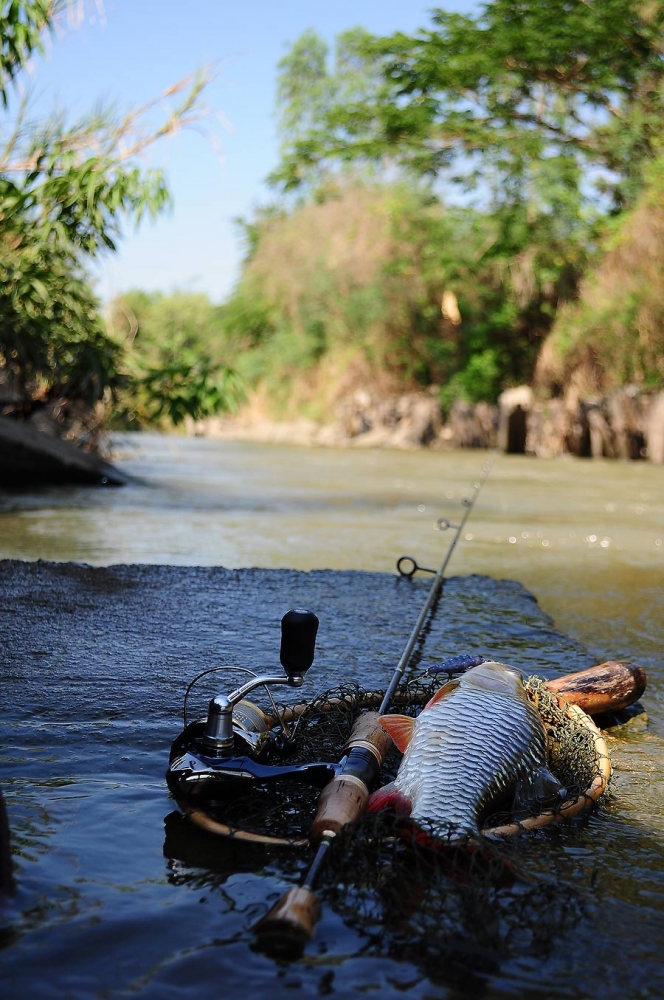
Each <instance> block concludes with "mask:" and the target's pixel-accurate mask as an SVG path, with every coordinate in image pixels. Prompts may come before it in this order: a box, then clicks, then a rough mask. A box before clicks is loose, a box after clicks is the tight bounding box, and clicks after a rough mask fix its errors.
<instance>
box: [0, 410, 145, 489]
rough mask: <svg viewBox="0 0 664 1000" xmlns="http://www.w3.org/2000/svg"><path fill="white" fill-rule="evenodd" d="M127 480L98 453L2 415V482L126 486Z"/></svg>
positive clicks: (0, 450) (7, 483) (1, 483)
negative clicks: (95, 453) (88, 451)
mask: <svg viewBox="0 0 664 1000" xmlns="http://www.w3.org/2000/svg"><path fill="white" fill-rule="evenodd" d="M127 481H128V477H127V476H126V475H125V474H124V473H122V472H120V470H119V469H116V468H115V466H113V465H111V464H110V463H109V462H105V461H104V460H103V459H101V458H98V457H97V456H96V455H90V454H88V453H87V452H84V451H81V450H80V449H79V448H77V447H76V446H75V445H73V444H71V443H70V442H68V441H63V440H61V439H60V438H57V437H53V436H52V435H51V434H46V433H44V432H43V431H40V430H39V429H37V428H35V427H33V426H29V425H27V424H25V423H23V422H21V421H18V420H10V419H7V418H4V417H0V486H28V485H30V486H32V485H37V484H44V483H89V484H91V485H99V486H123V485H124V484H125V483H126V482H127Z"/></svg>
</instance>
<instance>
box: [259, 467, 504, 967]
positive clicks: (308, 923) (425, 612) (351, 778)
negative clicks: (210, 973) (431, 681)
mask: <svg viewBox="0 0 664 1000" xmlns="http://www.w3.org/2000/svg"><path fill="white" fill-rule="evenodd" d="M492 465H493V461H492V460H491V461H489V462H487V464H486V465H485V466H484V468H483V470H482V474H481V476H480V478H479V479H478V480H477V482H475V483H474V484H473V492H472V493H471V495H470V497H468V498H464V499H463V500H462V509H463V515H462V517H461V518H460V520H459V523H458V524H453V523H452V522H451V521H450V520H449V519H448V518H440V519H439V520H438V522H437V524H436V527H437V528H438V530H440V531H446V530H452V531H453V535H452V540H451V542H450V544H449V546H448V548H447V551H446V553H445V556H444V558H443V561H442V563H441V565H440V567H439V569H438V570H431V569H426V568H425V567H423V566H419V565H418V564H417V562H416V561H415V559H413V557H412V556H402V557H401V558H400V559H399V560H398V562H397V571H398V573H399V575H400V576H401V577H405V578H407V579H412V577H413V576H414V575H415V573H417V572H424V573H433V574H434V579H433V581H432V584H431V587H430V589H429V593H428V595H427V599H426V601H425V602H424V606H423V607H422V610H421V611H420V614H419V616H418V618H417V621H416V622H415V625H414V626H413V629H412V631H411V633H410V635H409V637H408V641H407V642H406V645H405V647H404V650H403V652H402V654H401V656H400V658H399V662H398V663H397V665H396V667H395V668H394V672H393V674H392V677H391V679H390V682H389V684H388V686H387V689H386V691H385V694H384V696H383V700H382V701H381V704H380V707H379V709H378V711H377V712H375V711H374V712H365V713H364V714H362V715H360V716H359V717H358V719H357V720H356V723H355V725H354V726H353V729H352V732H351V734H350V737H349V739H348V741H347V742H346V745H345V746H344V748H343V751H342V754H343V755H344V756H343V758H342V763H341V766H340V767H339V769H338V771H337V772H336V773H335V775H334V777H332V778H331V780H330V781H329V782H328V783H327V784H326V785H325V787H324V788H323V791H322V793H321V795H320V798H319V800H318V807H317V810H316V814H315V816H314V820H313V823H312V825H311V828H310V831H309V842H310V844H311V845H312V846H315V848H316V853H315V855H314V858H313V861H312V863H311V865H310V866H309V869H308V871H307V873H306V876H305V878H304V881H303V882H302V884H301V885H299V886H293V887H292V888H290V889H289V890H288V891H287V892H286V893H285V894H284V895H283V896H282V897H281V898H280V899H279V900H278V901H277V903H276V904H275V905H274V906H273V907H272V908H271V909H270V910H269V912H268V913H267V914H266V915H265V916H264V917H262V918H261V920H259V921H258V923H257V924H256V925H255V927H254V932H255V934H256V939H257V945H258V947H259V948H260V949H261V950H263V951H265V952H267V953H268V954H271V955H278V956H287V957H293V956H297V955H299V954H301V952H302V950H303V948H304V946H305V944H306V943H307V941H309V940H310V939H311V936H312V934H313V930H314V927H315V925H316V922H317V920H318V917H319V915H320V903H319V901H318V898H317V896H316V892H315V889H316V885H317V884H318V881H319V879H320V875H321V873H322V871H323V870H324V867H325V864H326V860H327V857H328V852H329V850H330V847H331V845H332V843H333V841H334V839H335V837H336V836H337V835H338V834H339V832H340V831H341V830H342V829H343V828H344V827H346V826H347V825H348V824H349V823H355V822H357V821H358V820H359V819H360V817H361V816H362V814H363V813H364V811H365V808H366V804H367V800H368V798H369V793H370V790H371V786H372V785H373V784H374V782H375V781H376V779H377V778H378V775H379V774H380V770H381V768H382V765H383V760H384V758H385V755H386V753H387V751H388V750H389V748H390V746H391V740H390V737H389V736H388V735H387V733H386V732H385V730H384V729H383V728H382V726H381V725H380V722H379V718H380V716H381V715H383V714H385V712H386V711H387V709H388V708H389V707H390V704H391V703H392V699H393V697H394V695H395V692H396V690H397V688H398V686H399V684H400V682H401V680H402V678H403V676H404V673H405V671H406V669H407V667H408V664H409V663H410V661H411V658H412V656H413V652H414V650H415V647H416V645H417V643H418V641H419V640H420V639H421V637H422V635H423V630H424V627H425V624H426V622H427V620H428V619H429V616H430V614H432V611H433V612H434V613H435V607H436V603H437V601H438V598H439V596H440V593H441V590H442V587H443V582H444V579H445V571H446V570H447V567H448V565H449V562H450V559H451V558H452V555H453V553H454V550H455V548H456V545H457V542H458V541H459V538H460V536H461V532H462V531H463V529H464V527H465V525H466V522H467V520H468V518H469V517H470V515H471V513H472V511H473V508H474V506H475V503H476V501H477V498H478V496H479V494H480V491H481V489H482V487H483V485H484V483H485V482H486V480H487V479H488V477H489V474H490V472H491V468H492Z"/></svg>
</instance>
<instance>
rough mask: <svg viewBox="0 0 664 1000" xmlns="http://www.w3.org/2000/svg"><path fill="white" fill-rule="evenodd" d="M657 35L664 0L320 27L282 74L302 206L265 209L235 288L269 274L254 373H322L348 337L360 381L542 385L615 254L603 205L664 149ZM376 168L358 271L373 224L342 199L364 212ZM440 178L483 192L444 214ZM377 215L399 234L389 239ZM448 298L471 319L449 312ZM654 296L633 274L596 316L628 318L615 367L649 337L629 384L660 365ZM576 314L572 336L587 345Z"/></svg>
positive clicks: (480, 392) (628, 194)
mask: <svg viewBox="0 0 664 1000" xmlns="http://www.w3.org/2000/svg"><path fill="white" fill-rule="evenodd" d="M663 27H664V4H663V3H662V2H661V0H654V2H648V3H646V2H643V3H641V2H635V0H489V2H488V3H486V4H484V5H483V6H482V8H481V9H480V10H479V12H478V13H477V14H476V15H473V16H462V15H459V14H455V13H449V12H446V11H444V10H441V9H437V10H434V11H433V12H432V19H431V24H430V26H429V27H427V28H423V29H422V30H420V31H418V32H416V33H415V34H413V35H412V36H409V35H406V34H403V33H397V34H394V35H392V36H389V37H386V38H378V37H373V36H371V35H369V34H368V33H367V32H364V31H362V30H360V29H356V30H355V31H352V32H347V33H346V34H345V35H343V36H340V37H339V39H338V40H337V44H336V46H335V50H334V53H333V54H332V53H331V52H330V50H329V49H328V47H327V46H326V45H325V44H324V43H323V42H322V41H321V40H320V39H319V38H317V36H316V35H315V34H314V33H313V32H311V31H309V32H307V33H306V34H305V35H304V36H303V37H302V38H301V39H300V40H299V41H298V42H296V43H295V45H294V46H293V47H292V49H291V51H290V52H289V53H288V54H287V56H286V57H285V58H284V59H283V60H282V62H281V64H280V67H279V79H278V109H279V121H280V128H281V137H282V159H281V163H280V164H279V167H278V168H277V170H276V171H275V172H274V174H273V175H272V177H271V178H270V179H271V181H272V183H273V184H274V185H275V186H276V187H277V188H278V189H279V190H281V192H282V193H283V195H284V196H286V198H287V201H286V204H288V203H289V200H288V199H291V200H290V204H291V205H293V201H292V195H293V193H295V194H296V195H297V194H299V195H300V198H301V200H300V201H299V203H298V202H295V205H296V208H295V211H294V212H293V213H292V214H291V216H290V218H286V217H285V216H284V217H282V219H281V221H280V222H277V223H275V224H273V225H270V224H268V223H267V220H256V225H255V228H254V231H253V241H252V256H251V260H250V261H249V262H248V265H247V267H246V269H245V273H244V275H243V279H242V281H241V283H240V286H239V289H238V292H237V296H236V298H237V299H238V301H245V302H247V303H248V302H250V301H252V297H253V295H254V290H255V289H257V288H260V291H261V295H262V299H263V301H265V302H267V306H268V307H267V309H266V310H265V315H266V316H267V315H268V314H269V324H268V323H265V324H264V325H263V327H262V332H261V333H260V335H259V336H254V338H253V340H252V342H251V350H250V355H251V365H250V368H249V369H248V374H249V377H250V378H260V379H263V380H264V381H265V382H266V383H269V382H270V379H271V378H274V379H275V380H276V379H277V378H279V379H281V380H282V382H283V380H287V381H288V379H289V374H288V371H289V370H295V369H296V367H297V366H298V363H299V366H300V367H302V366H304V368H305V369H308V370H309V371H311V372H314V371H317V370H323V367H324V366H325V364H327V366H328V368H329V359H330V358H331V357H333V356H334V355H335V354H336V355H339V354H340V352H341V351H342V350H344V349H346V348H348V347H351V348H353V349H354V353H353V354H351V355H348V358H349V363H350V365H351V366H352V365H356V364H357V358H358V356H359V357H361V359H362V360H363V365H364V367H363V369H362V370H363V371H364V376H363V377H364V378H365V381H367V380H368V381H369V382H370V381H371V380H372V379H373V380H374V381H376V380H377V381H380V379H381V377H382V376H381V373H382V375H385V374H386V373H387V374H388V375H390V376H391V377H393V380H395V382H396V384H397V385H398V386H399V387H401V388H406V387H408V386H412V385H416V384H420V385H423V384H428V383H431V382H434V383H439V384H440V385H441V387H442V388H441V394H442V398H443V400H444V401H445V402H446V405H447V402H449V401H451V400H452V399H453V398H455V397H456V396H460V397H463V398H465V399H467V400H470V401H475V400H478V399H479V398H487V399H493V398H495V397H496V395H497V393H498V392H499V391H500V390H501V389H502V388H504V387H507V386H509V385H511V384H515V383H517V382H521V381H530V380H531V379H532V377H533V371H534V368H535V365H536V363H537V359H538V356H539V354H540V351H541V349H542V344H543V343H544V341H545V340H546V338H547V336H548V334H549V331H550V330H551V328H552V325H553V324H554V322H555V321H556V317H557V316H558V315H559V314H561V309H562V314H561V315H562V316H563V317H565V316H572V315H576V314H574V313H573V311H572V310H571V307H569V306H568V305H567V304H568V303H571V302H572V301H573V300H574V299H575V297H576V295H577V294H578V288H579V283H580V281H581V278H582V275H583V274H584V273H585V271H586V270H587V268H588V266H589V264H592V261H593V260H594V259H595V258H596V257H598V256H601V252H602V247H603V246H604V241H605V239H606V238H607V237H606V234H607V233H608V232H609V230H610V228H611V227H610V226H609V225H608V223H607V214H608V213H609V212H611V213H619V212H620V211H624V210H625V207H626V206H629V205H634V204H636V202H637V201H638V198H639V192H640V191H641V190H642V188H643V185H644V178H647V176H648V171H649V169H650V164H652V162H653V160H654V159H656V157H657V156H658V155H659V151H661V149H662V139H663V137H664V129H663V125H664V114H663V112H662V107H663V102H662V97H663V96H664V95H663V93H662V91H663V82H664V59H663V55H664V43H663V42H662V37H663V33H662V28H663ZM386 177H390V184H389V185H385V184H384V183H383V185H382V186H381V184H380V183H379V182H377V178H382V179H383V180H384V179H385V178H386ZM360 178H362V179H363V181H364V183H365V184H367V181H368V182H369V183H368V185H367V188H366V189H367V190H369V189H371V190H373V191H374V192H378V191H379V190H382V192H383V195H382V196H381V197H378V196H376V197H375V199H374V201H375V204H374V205H373V206H371V205H369V204H368V202H367V201H366V199H365V203H364V209H363V210H364V211H365V213H367V215H368V217H373V220H374V221H373V223H372V224H371V225H373V229H374V230H375V231H376V236H375V247H370V246H369V245H367V247H366V254H367V257H368V258H371V259H373V260H374V264H375V266H374V267H373V269H372V268H371V267H369V268H368V269H367V268H366V267H365V268H362V267H360V266H359V265H358V264H357V262H355V264H354V265H351V264H350V263H349V264H348V267H347V268H346V270H345V271H344V269H343V268H340V267H339V266H338V257H339V251H338V247H339V246H340V245H341V244H342V242H343V241H344V240H345V241H347V242H351V243H352V242H353V241H356V242H358V243H359V242H361V231H362V226H363V225H364V223H359V222H357V226H356V230H353V229H352V227H350V228H349V227H348V226H347V225H346V226H345V225H344V223H343V222H342V221H340V220H339V219H336V220H335V219H334V218H333V213H331V212H330V211H329V210H328V209H329V205H330V204H334V203H338V204H342V205H344V206H345V207H346V208H349V201H348V198H349V194H348V193H349V192H351V191H353V190H355V191H357V189H358V188H357V184H358V179H360ZM395 178H397V183H395V181H394V179H395ZM399 178H401V179H402V180H403V178H411V182H410V183H409V184H405V185H404V184H403V183H400V182H399V180H398V179H399ZM412 179H414V181H415V183H413V181H412ZM441 180H442V181H444V182H445V183H446V184H448V185H450V184H455V183H456V184H459V185H461V186H462V187H463V188H464V189H465V190H466V192H471V193H472V195H473V201H472V202H470V201H469V200H468V195H467V194H466V195H465V196H464V201H463V205H464V207H463V208H462V207H449V206H448V207H445V208H444V207H443V206H442V204H441V202H440V200H439V192H440V190H441V187H440V181H441ZM353 185H355V188H353ZM448 189H449V188H448ZM387 191H389V192H390V193H389V195H386V192H387ZM406 191H408V192H409V193H408V194H407V195H406V193H405V192H406ZM427 191H429V194H428V195H427ZM433 192H435V194H434V193H433ZM312 202H313V203H317V204H318V205H319V206H320V208H321V212H320V213H319V216H318V225H317V230H316V231H317V236H316V237H315V238H313V237H310V236H309V230H310V229H311V226H310V224H309V223H308V222H307V218H308V214H309V215H310V214H311V212H312V211H313V208H314V206H313V205H312V204H311V203H312ZM380 213H383V215H384V216H387V218H388V219H389V227H388V228H389V234H388V235H386V233H385V231H384V230H383V231H381V233H380V238H379V236H378V232H379V227H378V226H377V224H376V221H375V220H376V217H377V215H378V214H380ZM356 221H357V220H356ZM371 225H370V226H369V228H371ZM294 232H297V236H298V240H299V246H300V247H301V249H302V255H300V256H298V254H297V253H295V252H294V251H293V249H292V248H293V244H294V240H293V233H294ZM358 232H359V233H360V238H358V237H357V233H358ZM333 233H334V234H335V235H334V237H333V236H332V234H333ZM304 254H308V255H309V258H308V262H305V260H304V259H303V255H304ZM280 255H283V257H284V260H287V261H288V264H289V270H288V273H285V269H284V266H283V262H282V261H281V260H280ZM642 284H643V283H642ZM657 285H658V287H659V286H661V274H660V275H659V281H658V282H657ZM444 292H446V293H454V295H455V296H456V300H457V301H458V305H459V309H460V314H461V322H460V323H459V324H457V325H455V324H453V323H451V322H449V321H446V320H443V319H442V318H441V314H440V297H441V295H442V294H443V293H444ZM645 299H648V300H652V299H653V294H652V293H651V294H649V295H648V294H647V293H646V292H645V291H644V289H643V288H641V287H640V288H639V289H638V290H637V289H636V287H635V284H634V282H632V283H631V285H630V293H629V295H625V296H623V297H622V298H621V300H620V304H619V305H617V304H616V305H615V306H614V312H613V318H612V319H611V318H609V317H607V316H606V315H605V314H604V313H603V314H602V317H601V320H600V321H599V322H598V324H597V328H599V326H602V327H603V328H604V329H605V331H608V330H610V329H615V330H616V331H617V330H621V331H622V333H621V334H620V335H617V334H616V338H615V344H616V349H615V351H613V353H612V354H611V356H612V357H613V358H614V359H617V358H618V357H619V356H620V349H619V347H618V344H619V342H620V340H621V337H622V339H623V341H624V343H625V344H627V343H628V342H631V343H634V340H635V337H636V340H637V342H638V344H639V345H641V346H640V347H638V348H637V347H634V349H632V350H630V351H629V354H630V358H629V359H628V358H627V357H626V353H627V352H625V351H624V354H625V357H624V358H623V362H622V363H620V364H615V363H614V370H620V371H621V372H622V373H624V375H625V377H628V376H629V373H630V372H633V371H641V372H645V371H646V370H648V371H652V370H653V363H652V360H650V361H647V362H646V361H645V360H644V357H645V355H644V349H643V344H644V343H646V342H647V344H648V345H652V344H653V343H654V342H655V339H656V338H654V335H653V334H652V332H651V330H652V329H653V328H654V327H653V323H654V322H655V321H654V319H652V317H653V316H655V315H658V313H657V310H656V309H655V310H654V312H653V311H652V310H651V311H650V312H649V313H648V316H650V317H651V319H648V320H646V319H644V315H645V314H644V312H643V309H641V308H640V305H639V303H641V304H643V302H644V300H645ZM236 307H237V306H236ZM593 308H594V309H596V308H597V307H596V306H593ZM584 315H585V316H586V319H581V318H580V316H577V320H578V322H579V323H581V324H583V323H584V322H590V319H589V318H588V316H587V313H584ZM617 317H620V319H619V320H618V319H617ZM651 320H652V321H651ZM655 325H656V324H655ZM567 327H569V323H567V326H565V324H564V323H559V324H558V327H557V329H558V330H559V331H560V333H559V340H558V341H557V342H558V343H559V344H560V343H562V342H563V341H564V340H565V337H567V339H568V340H569V341H570V342H571V341H574V343H576V344H579V343H580V342H581V340H582V339H583V338H579V336H578V335H577V334H574V335H572V334H571V333H565V332H563V331H564V329H567ZM626 330H630V331H631V334H630V335H629V336H627V335H626V333H625V331H626ZM637 330H638V331H640V332H639V333H638V335H636V331H637ZM608 339H609V338H608V333H606V334H605V340H606V341H607V342H608ZM648 350H650V351H651V354H649V355H648V357H649V358H651V355H652V350H651V346H650V347H649V348H648ZM648 350H646V352H645V353H646V354H648ZM280 351H281V352H283V357H286V355H288V357H289V362H288V365H289V368H288V369H287V368H286V367H285V366H284V365H282V364H281V355H280V354H279V352H280ZM609 353H611V352H609ZM607 356H608V355H607ZM634 359H637V361H636V362H635V361H634ZM638 359H641V360H638ZM360 367H362V366H360ZM643 377H644V378H646V377H648V378H649V377H650V376H646V375H643ZM292 381H294V382H297V379H295V380H292ZM300 381H301V380H300ZM314 381H315V379H314Z"/></svg>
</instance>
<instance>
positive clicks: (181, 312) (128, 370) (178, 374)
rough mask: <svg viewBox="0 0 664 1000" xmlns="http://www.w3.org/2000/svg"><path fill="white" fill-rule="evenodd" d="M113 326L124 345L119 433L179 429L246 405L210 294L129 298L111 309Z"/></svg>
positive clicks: (116, 415) (144, 294)
mask: <svg viewBox="0 0 664 1000" xmlns="http://www.w3.org/2000/svg"><path fill="white" fill-rule="evenodd" d="M109 321H110V325H111V328H112V329H113V331H114V333H115V336H116V338H118V339H119V340H121V341H122V342H123V345H124V351H123V373H124V374H123V379H124V381H123V388H122V390H121V391H120V393H119V396H118V400H117V403H116V405H115V407H114V411H113V414H112V422H113V424H114V425H115V426H119V427H146V426H150V425H151V424H158V425H160V426H165V427H167V426H169V425H173V426H177V425H179V424H181V423H183V422H184V420H185V419H186V418H191V419H192V420H201V419H204V418H205V417H211V416H214V415H215V414H218V413H222V412H227V411H232V410H235V409H236V408H237V406H238V405H239V403H240V402H241V401H242V400H243V399H244V389H243V384H242V382H241V380H240V378H239V376H238V375H237V373H236V372H235V370H234V369H231V368H229V367H228V366H227V365H225V364H224V363H223V361H222V359H223V357H224V356H225V355H226V353H227V352H228V348H227V345H226V342H225V339H224V328H223V324H222V310H221V309H220V307H219V306H215V305H213V304H212V303H211V302H210V300H209V299H208V297H207V296H206V295H202V294H193V293H188V292H174V293H172V294H171V295H164V294H162V293H161V292H153V293H149V292H142V291H136V290H135V291H131V292H127V293H125V294H124V295H122V296H120V297H119V298H117V299H115V300H114V302H113V303H112V304H111V307H110V313H109Z"/></svg>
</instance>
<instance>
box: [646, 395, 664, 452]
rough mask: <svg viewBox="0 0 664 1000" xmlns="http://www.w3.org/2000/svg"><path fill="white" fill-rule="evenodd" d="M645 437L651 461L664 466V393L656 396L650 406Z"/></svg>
mask: <svg viewBox="0 0 664 1000" xmlns="http://www.w3.org/2000/svg"><path fill="white" fill-rule="evenodd" d="M645 437H646V447H647V453H648V458H649V459H650V461H651V462H656V463H657V464H658V465H662V464H664V392H660V393H659V394H658V395H657V396H655V398H654V399H653V401H652V403H651V404H650V411H649V413H648V417H647V423H646V434H645Z"/></svg>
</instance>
